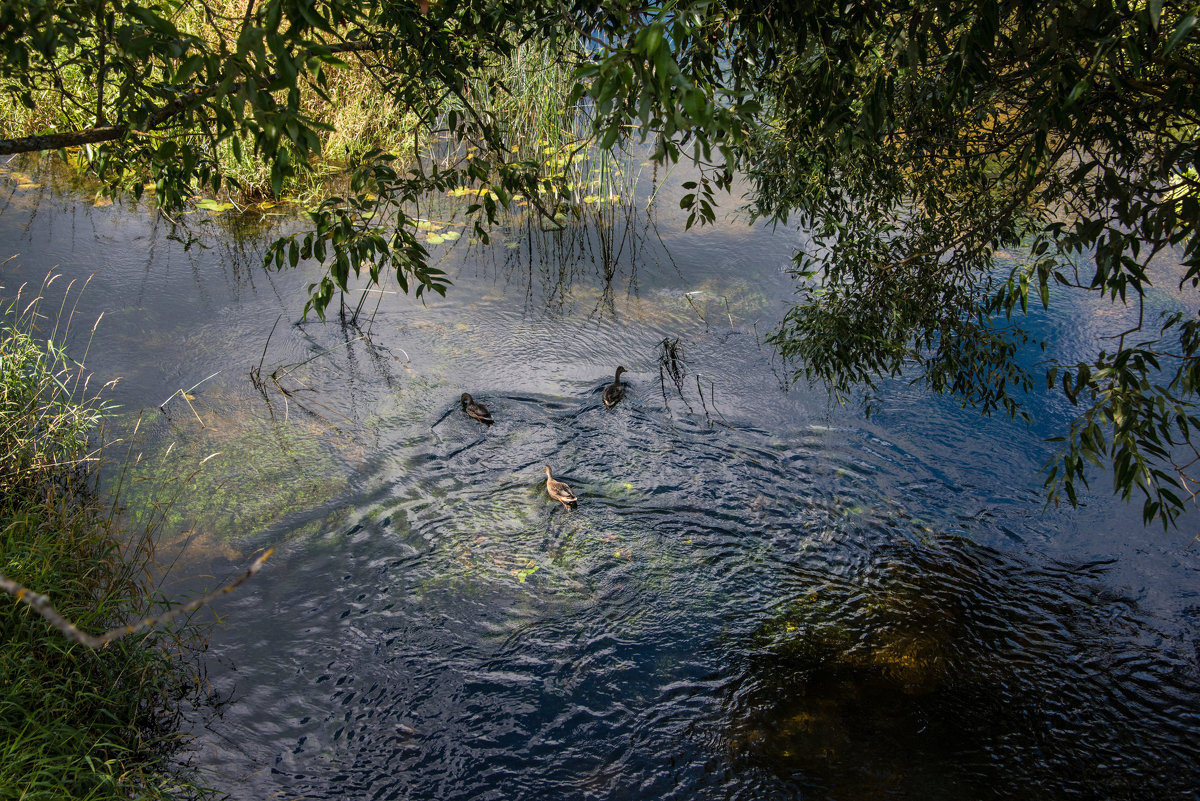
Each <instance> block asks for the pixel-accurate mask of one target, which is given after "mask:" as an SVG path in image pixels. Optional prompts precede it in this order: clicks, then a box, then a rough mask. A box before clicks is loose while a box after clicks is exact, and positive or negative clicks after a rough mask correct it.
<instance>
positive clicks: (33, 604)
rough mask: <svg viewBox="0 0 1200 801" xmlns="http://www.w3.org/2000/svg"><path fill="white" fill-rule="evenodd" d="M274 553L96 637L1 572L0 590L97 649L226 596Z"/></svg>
mask: <svg viewBox="0 0 1200 801" xmlns="http://www.w3.org/2000/svg"><path fill="white" fill-rule="evenodd" d="M274 552H275V549H274V548H268V549H267V550H266V551H265V552H264V553H263V554H262V556H260V557H258V558H257V559H255V560H254V561H253V562H252V563H251V564H250V567H249V568H248V569H247V570H246V572H245V573H243V574H242V575H241V577H239V578H238V579H237V580H236V581H233V582H231V583H230V584H226V585H225V586H224V587H221V588H219V589H216V590H213V591H212V592H210V593H209V594H208V595H205V596H203V597H201V598H197V599H196V600H194V601H190V602H189V603H186V604H184V605H183V606H177V607H175V608H174V609H171V610H169V611H167V612H164V613H163V614H161V615H155V616H154V617H147V618H143V619H142V620H139V621H138V622H136V623H131V624H129V625H128V626H121V627H118V628H115V629H111V630H109V631H106V632H104V633H103V634H101V635H100V636H99V637H93V636H92V635H90V634H88V633H86V632H83V631H80V630H79V629H78V628H77V627H76V626H75V624H74V623H72V622H71V621H69V620H67V619H66V618H65V617H63V616H62V615H61V614H59V612H58V610H57V609H55V608H54V606H53V604H51V603H50V599H49V598H48V597H47V596H45V595H39V594H38V593H36V592H34V591H33V590H31V589H29V588H28V587H23V586H21V585H20V584H18V583H17V582H15V581H13V580H12V579H10V578H7V577H6V576H5V575H4V574H3V573H0V590H4V591H5V592H7V593H8V594H9V595H12V596H13V597H14V598H16V599H17V600H18V601H21V602H22V603H25V604H26V605H28V606H29V608H31V609H32V610H33V611H35V612H37V613H38V614H39V615H41V616H42V617H44V618H46V620H48V621H49V622H50V625H52V626H54V628H56V629H58V630H59V631H61V632H62V634H63V636H64V637H66V638H67V639H68V640H70V641H71V642H77V643H81V644H83V645H86V646H87V647H88V648H91V649H93V650H96V649H100V648H103V647H104V646H105V645H108V643H110V642H112V641H113V640H116V639H119V638H121V637H125V636H127V635H129V634H136V633H137V632H139V631H144V630H145V629H148V628H152V627H154V626H159V625H161V624H163V623H166V622H168V621H170V620H173V619H174V618H176V617H178V616H180V615H184V614H187V613H188V612H193V611H195V610H197V609H199V608H200V607H202V606H204V605H205V604H207V603H209V602H211V601H213V600H214V599H216V598H218V597H220V596H222V595H225V594H226V593H229V592H233V590H235V589H237V588H238V587H239V586H241V584H242V583H243V582H244V581H246V579H248V578H250V577H251V576H253V575H254V574H255V573H257V572H258V570H259V568H261V567H262V566H263V562H265V561H267V557H269V556H270V555H271V554H273V553H274Z"/></svg>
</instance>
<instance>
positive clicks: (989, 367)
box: [0, 0, 1200, 525]
mask: <svg viewBox="0 0 1200 801" xmlns="http://www.w3.org/2000/svg"><path fill="white" fill-rule="evenodd" d="M184 5H185V4H184V3H182V2H180V1H179V0H144V2H141V3H133V2H121V0H60V1H59V2H50V0H21V1H20V2H18V1H17V0H3V2H2V4H0V47H2V48H3V56H0V58H2V59H3V61H2V63H0V64H2V65H0V81H2V83H3V86H4V89H5V91H6V92H8V93H9V94H10V95H12V96H13V97H15V98H17V99H20V100H22V101H24V102H26V103H27V104H33V103H35V102H36V99H37V98H41V97H44V96H46V94H47V93H48V94H49V95H50V96H53V97H55V98H57V99H58V100H59V101H60V103H61V106H62V108H63V109H64V112H63V113H64V117H65V118H66V119H68V120H71V121H73V124H72V126H71V127H72V130H70V131H61V132H56V133H51V134H48V135H46V136H43V137H40V138H39V137H32V138H29V139H23V140H7V141H3V142H0V153H12V152H20V151H22V150H38V149H50V148H59V147H71V146H82V147H83V148H84V149H85V153H86V156H87V159H88V164H89V165H90V168H91V169H92V170H93V171H94V172H95V173H96V174H97V175H99V176H100V177H101V178H102V179H103V180H105V181H106V182H108V184H109V185H110V186H111V187H113V188H114V189H115V188H116V187H119V186H121V185H124V184H132V188H133V190H134V191H135V192H137V191H140V189H141V185H142V184H141V181H143V180H144V178H143V177H144V176H149V179H148V180H152V181H153V182H154V185H155V188H156V190H157V191H156V197H157V198H158V200H159V202H161V203H162V204H163V205H164V206H166V207H172V206H177V205H180V204H182V203H184V202H186V199H187V197H188V196H189V195H190V193H192V192H193V191H195V189H196V188H197V186H207V187H209V188H210V189H212V190H213V191H220V189H221V187H222V182H223V181H227V180H229V177H228V176H227V175H225V174H224V173H223V168H222V165H221V162H220V161H219V160H218V159H217V158H216V156H217V154H218V153H219V152H220V150H221V147H222V146H225V145H228V146H230V147H232V148H234V149H235V150H236V151H237V155H238V156H239V157H241V155H242V150H243V149H245V148H249V150H250V154H249V155H250V156H251V157H253V158H254V159H258V160H260V161H261V162H262V163H263V164H264V165H266V166H267V167H268V168H269V169H270V171H271V178H272V181H273V184H274V187H275V189H276V191H278V190H279V188H280V186H282V183H283V182H284V181H285V180H286V179H287V178H288V177H289V176H291V175H293V174H295V172H296V171H297V170H302V169H304V168H305V166H306V165H307V164H308V163H309V162H310V160H312V159H313V158H315V157H316V156H318V155H319V150H320V144H321V138H320V133H321V131H322V126H323V123H321V122H319V121H318V120H316V119H313V118H311V117H310V116H308V115H307V114H306V113H305V112H304V110H303V109H304V105H303V103H302V102H301V101H302V97H303V96H304V95H305V94H307V93H316V94H318V95H320V94H321V93H322V92H323V91H325V87H326V86H327V80H328V75H329V73H330V70H333V69H336V68H338V67H339V66H340V65H341V64H343V63H344V62H343V59H347V58H356V59H362V60H363V61H364V62H366V63H368V65H369V67H370V70H371V74H372V76H373V79H374V84H373V85H372V86H371V87H370V91H375V92H380V93H384V94H386V95H387V96H389V97H390V98H391V99H392V100H394V102H395V103H396V104H397V105H399V106H400V107H403V108H407V109H410V110H411V111H412V112H413V113H414V114H416V116H417V117H418V118H419V119H420V120H421V121H422V122H423V123H424V124H425V125H424V127H423V128H422V129H421V130H424V131H427V132H429V133H428V134H427V135H431V136H436V137H439V138H440V139H442V140H444V141H446V142H449V143H451V144H452V145H453V144H466V143H470V144H473V145H476V146H478V147H480V151H479V152H480V153H481V154H482V155H481V157H479V158H475V159H472V160H470V161H463V162H456V163H450V164H449V165H448V166H447V165H438V164H434V163H429V162H422V161H419V162H417V163H416V164H414V165H405V166H400V165H398V164H397V163H396V160H395V158H394V157H392V156H390V155H389V154H386V153H378V152H376V153H371V154H368V155H367V156H366V157H364V158H362V159H360V160H359V161H358V162H357V163H356V164H355V165H354V169H353V171H352V174H351V176H350V180H349V184H348V185H349V187H350V190H351V191H350V193H349V194H348V195H347V196H346V197H335V198H330V199H328V200H327V201H325V202H324V203H323V204H322V205H321V207H320V208H318V209H317V210H316V211H314V212H313V213H312V225H311V230H309V231H308V232H304V233H301V234H298V235H296V236H294V237H290V238H287V239H283V240H280V241H279V242H277V243H276V244H275V246H274V247H272V248H271V250H270V251H269V253H268V259H269V260H270V261H271V262H272V263H274V264H276V265H279V266H282V265H284V264H286V263H291V264H295V263H296V262H297V261H298V260H299V259H300V258H301V257H303V258H316V259H319V260H321V261H322V262H323V263H325V264H326V265H327V266H328V270H329V271H328V274H327V276H326V277H325V278H324V279H323V280H322V281H320V282H319V283H318V284H316V285H314V286H313V287H312V296H311V300H310V303H309V307H310V308H313V309H315V310H317V311H318V312H319V313H321V312H323V310H324V309H325V308H326V306H327V304H328V303H329V302H330V300H331V299H332V298H333V296H334V294H335V293H337V292H339V291H344V290H345V289H346V287H347V282H348V280H349V277H350V275H351V274H352V273H353V274H355V275H359V274H366V275H367V276H369V278H370V279H371V280H374V281H377V280H379V278H380V277H381V275H382V272H383V271H384V270H387V271H389V272H391V273H393V274H394V275H395V277H396V279H397V280H398V281H399V283H400V285H401V287H402V288H404V289H405V290H406V291H407V290H408V289H409V288H410V286H411V287H412V288H413V290H414V292H415V293H416V294H418V295H420V294H422V293H423V292H427V291H435V292H439V293H444V292H445V289H446V285H447V282H446V279H445V276H443V275H442V274H441V273H440V272H439V271H438V270H436V269H434V268H432V267H430V266H429V265H428V263H427V256H428V254H427V253H426V252H425V250H424V248H423V247H422V245H421V244H420V242H419V241H418V240H417V238H416V236H415V225H414V221H413V220H411V219H409V218H408V217H407V216H406V214H405V208H406V207H407V206H408V204H409V203H410V202H411V201H413V200H416V199H418V198H420V197H421V196H422V195H423V194H424V193H426V192H429V191H432V190H446V189H450V188H454V187H458V186H466V185H472V186H480V187H488V188H490V189H491V193H490V194H489V193H483V194H480V195H479V197H480V202H479V204H478V206H477V207H475V208H473V211H475V212H477V217H476V220H477V222H476V233H477V235H478V236H480V237H481V238H486V225H487V223H488V222H490V221H492V220H494V219H495V217H496V215H497V214H498V213H499V211H500V210H501V209H502V208H503V207H504V206H505V205H506V204H507V203H508V201H509V199H510V198H511V197H512V195H513V194H514V193H516V192H522V193H524V194H526V196H528V197H530V198H537V196H538V189H539V187H540V186H543V185H544V184H543V183H542V181H543V180H544V179H543V176H542V175H541V168H540V165H539V164H537V163H536V162H531V161H522V160H517V159H515V158H514V157H513V156H512V154H511V151H510V150H509V149H508V148H506V147H505V144H506V142H505V137H506V135H507V130H506V126H505V122H504V120H503V119H500V118H498V116H497V115H495V114H492V113H490V112H489V109H488V108H486V107H481V106H479V105H478V104H476V103H474V102H473V99H474V98H478V97H481V96H498V94H502V93H504V92H506V91H509V87H506V86H505V85H504V79H503V78H501V77H496V76H495V75H493V74H489V73H488V72H487V70H486V67H487V65H488V62H489V60H490V59H493V58H494V57H495V55H496V54H500V55H503V54H505V53H509V52H511V51H512V49H513V48H514V47H515V46H517V45H518V44H520V43H522V42H527V41H531V40H539V41H546V42H552V43H554V45H555V47H558V48H561V52H562V53H564V54H566V57H567V58H569V59H570V60H571V61H573V63H575V64H576V65H577V72H576V75H577V82H576V87H575V94H574V98H575V99H576V100H578V101H579V102H580V104H581V106H582V107H583V108H585V109H586V110H587V112H588V113H589V114H590V119H591V121H592V125H593V131H594V134H595V136H596V138H597V142H598V144H599V146H601V147H608V146H610V145H612V144H614V143H615V142H617V141H618V140H619V139H621V138H622V137H624V136H627V135H629V133H630V132H631V131H636V132H638V135H640V136H642V137H647V138H650V139H652V140H653V141H654V142H655V144H656V157H657V158H659V159H660V160H668V161H673V160H677V159H680V158H691V159H693V160H694V161H695V162H696V163H697V164H698V165H699V167H700V177H699V179H698V180H697V181H696V182H695V184H694V185H693V186H692V187H691V189H692V190H693V191H692V192H691V194H690V195H689V196H688V197H687V198H685V200H684V203H685V206H686V207H688V208H690V210H691V213H692V217H691V220H692V221H701V222H703V221H706V220H711V219H712V218H713V217H714V215H715V193H716V192H717V191H719V190H721V189H727V188H728V187H729V186H730V184H731V179H732V175H733V172H734V171H735V170H740V171H742V172H743V173H745V174H746V175H748V176H749V177H750V178H751V180H752V186H753V191H752V193H751V196H750V198H749V200H750V204H751V209H752V210H753V211H754V213H755V214H756V215H758V216H760V217H763V218H767V219H772V220H777V221H789V220H796V221H799V222H800V223H801V224H802V225H803V226H804V227H805V228H806V229H807V230H809V231H810V232H811V241H810V244H809V245H808V246H806V247H805V248H803V250H802V251H801V252H800V253H798V254H797V259H796V273H797V276H798V277H799V285H800V287H801V294H802V297H801V299H800V302H799V303H798V304H797V305H796V306H795V307H794V308H793V309H792V311H791V312H790V313H789V314H788V315H787V318H786V319H785V321H784V323H783V325H782V326H781V327H780V329H779V330H778V331H777V332H776V333H775V336H774V341H775V343H776V344H777V346H778V347H779V348H780V350H781V351H782V352H783V353H784V354H785V355H786V356H788V357H789V358H791V359H794V360H795V361H794V363H795V364H796V366H797V377H800V376H806V377H808V378H809V379H812V380H817V381H821V382H824V383H825V384H827V385H828V386H829V387H830V389H831V390H832V391H833V392H834V393H835V394H837V395H839V396H844V395H848V394H851V393H854V392H857V391H858V390H859V388H865V390H866V396H867V399H868V401H869V400H870V399H871V397H872V391H873V388H874V386H875V382H876V381H877V380H878V379H879V378H880V377H881V376H894V375H899V374H900V373H901V372H903V374H904V375H905V376H906V377H909V378H911V379H914V380H917V381H921V382H923V383H925V384H926V385H927V386H929V387H930V388H931V389H934V390H936V391H939V392H949V393H952V394H954V395H955V396H956V397H958V398H959V399H960V400H961V401H962V402H963V403H964V404H965V405H968V406H971V407H974V408H978V409H979V410H981V411H982V412H984V413H992V412H994V411H1001V412H1003V413H1006V414H1009V415H1012V416H1017V417H1026V416H1027V415H1028V411H1027V409H1026V408H1025V406H1024V398H1025V394H1026V392H1027V390H1029V389H1031V388H1032V387H1034V386H1035V385H1036V384H1037V383H1039V382H1041V381H1042V380H1045V381H1046V382H1047V383H1048V385H1049V386H1050V387H1052V388H1057V389H1058V390H1060V391H1061V393H1062V394H1063V396H1064V397H1065V398H1066V399H1067V401H1068V402H1069V403H1070V404H1071V406H1072V408H1073V409H1074V410H1075V412H1074V419H1073V422H1072V423H1071V424H1070V428H1069V431H1067V432H1065V433H1064V436H1063V437H1062V440H1061V442H1062V447H1061V451H1060V452H1059V454H1058V455H1057V456H1056V457H1055V459H1054V460H1053V461H1052V462H1051V463H1049V464H1048V465H1047V484H1048V487H1049V490H1050V497H1051V498H1052V499H1057V498H1058V497H1059V496H1060V495H1062V496H1065V497H1066V499H1067V500H1069V501H1071V502H1075V501H1076V499H1077V488H1078V487H1079V486H1080V485H1081V484H1084V483H1086V480H1087V478H1086V475H1085V471H1086V469H1087V464H1088V463H1094V464H1096V465H1101V466H1104V467H1106V468H1107V469H1111V470H1112V474H1113V477H1114V480H1115V486H1116V489H1117V491H1118V492H1120V493H1121V494H1123V495H1124V496H1126V497H1131V496H1132V494H1133V493H1135V492H1138V491H1140V492H1141V493H1142V495H1143V500H1144V514H1145V517H1146V519H1147V521H1149V520H1152V519H1156V518H1157V519H1160V520H1161V521H1162V522H1163V523H1164V525H1166V524H1169V523H1170V522H1172V521H1173V520H1175V519H1176V518H1177V516H1178V515H1179V514H1180V513H1181V512H1182V510H1183V509H1184V508H1185V506H1186V504H1187V503H1188V502H1189V501H1191V500H1194V499H1195V495H1194V487H1195V482H1196V480H1197V478H1198V477H1197V476H1196V474H1195V472H1194V470H1193V468H1194V465H1195V464H1197V463H1198V462H1200V451H1197V450H1196V449H1195V447H1194V445H1193V437H1194V435H1195V434H1196V433H1197V431H1198V429H1200V418H1198V417H1197V415H1196V414H1195V400H1196V390H1197V385H1198V382H1200V360H1198V359H1197V349H1198V348H1200V320H1198V319H1197V317H1196V316H1194V315H1191V314H1190V313H1172V314H1168V315H1166V316H1165V317H1162V318H1161V319H1160V318H1154V319H1151V318H1150V317H1149V316H1148V315H1147V313H1146V310H1145V300H1146V294H1147V292H1149V291H1151V290H1152V289H1153V288H1154V287H1155V285H1156V284H1158V285H1160V286H1163V285H1165V286H1171V287H1175V288H1178V289H1180V290H1184V289H1186V290H1189V291H1192V290H1194V289H1195V287H1196V286H1197V281H1198V280H1200V252H1198V250H1200V244H1198V240H1197V236H1196V233H1197V222H1198V216H1200V205H1198V203H1197V197H1198V195H1200V176H1198V175H1197V171H1196V165H1197V156H1198V153H1197V123H1198V119H1197V115H1198V111H1197V110H1198V109H1200V97H1198V95H1197V90H1198V88H1200V43H1198V42H1197V36H1196V26H1197V16H1198V13H1200V12H1198V9H1197V8H1193V7H1190V6H1187V5H1181V4H1178V3H1173V2H1164V0H1144V1H1143V0H1138V2H1128V1H1127V0H1060V1H1058V2H1054V1H1053V0H1052V2H1048V3H1047V2H1036V3H1035V2H1033V1H1032V0H1012V1H1010V2H1001V1H999V0H976V2H971V3H966V2H962V0H934V1H933V2H928V1H927V0H921V1H920V2H918V1H917V0H871V2H859V0H851V1H850V2H847V3H840V4H827V3H818V2H812V0H807V1H806V0H801V2H796V3H779V2H762V3H757V2H746V3H740V2H733V3H722V4H717V3H711V2H673V3H666V4H640V3H629V2H578V3H575V2H560V3H556V4H542V3H533V2H509V1H506V0H495V1H491V0H474V1H468V2H465V3H444V2H424V0H422V2H387V1H385V0H328V1H323V2H316V1H315V0H246V2H245V4H244V6H242V5H241V4H239V13H237V14H233V15H230V16H222V15H221V14H220V13H219V10H214V9H212V8H210V7H209V6H208V5H203V6H202V8H203V9H204V12H203V13H204V14H205V15H206V17H207V18H208V19H209V20H210V22H211V23H212V25H211V27H212V29H213V30H214V31H218V32H219V35H215V36H208V37H202V36H197V35H193V34H187V33H184V32H182V31H181V30H180V28H179V27H178V26H177V25H176V22H175V20H177V19H178V16H179V14H180V12H181V10H182V9H183V8H184ZM481 82H482V83H484V84H486V87H485V88H486V91H485V92H482V93H475V92H474V90H475V89H476V88H478V87H479V85H480V83H481ZM1008 249H1013V250H1016V251H1018V252H1021V253H1026V254H1028V257H1027V258H1024V259H1023V260H1022V261H1021V263H1020V265H1019V266H1018V267H1017V268H1015V269H1011V270H1006V269H1002V268H1001V267H1000V265H999V264H998V263H997V254H998V253H999V252H1001V251H1004V250H1008ZM1162 254H1166V258H1163V257H1162ZM1176 254H1178V255H1176ZM1156 257H1159V258H1156ZM1164 262H1165V263H1167V264H1168V266H1167V267H1163V266H1161V265H1162V264H1163V263H1164ZM1180 262H1181V263H1182V266H1180V267H1178V268H1177V269H1176V267H1177V265H1179V263H1180ZM1069 292H1077V293H1090V294H1093V295H1096V296H1102V297H1105V298H1108V299H1110V300H1111V301H1112V302H1114V303H1122V304H1129V305H1132V306H1134V307H1135V308H1136V309H1137V310H1138V311H1139V315H1138V320H1139V322H1138V324H1137V325H1136V326H1135V327H1133V328H1131V330H1129V331H1126V332H1124V333H1123V334H1121V335H1119V336H1117V337H1115V338H1112V339H1105V340H1097V341H1096V342H1095V343H1094V348H1093V352H1092V353H1091V354H1090V355H1089V356H1088V357H1087V358H1086V359H1084V360H1081V361H1078V362H1076V363H1058V362H1057V361H1055V360H1054V359H1053V358H1051V357H1050V356H1049V355H1047V356H1046V358H1045V359H1044V361H1043V362H1041V363H1039V364H1038V365H1037V366H1036V368H1030V367H1023V366H1022V364H1023V362H1022V361H1021V360H1020V359H1019V358H1018V356H1019V355H1020V354H1021V353H1022V352H1026V351H1028V349H1029V348H1031V347H1036V344H1037V343H1036V342H1034V341H1033V340H1032V337H1031V334H1030V333H1029V330H1028V328H1027V325H1026V314H1027V312H1028V310H1029V304H1030V302H1031V299H1032V302H1033V304H1034V305H1035V307H1036V306H1039V305H1040V306H1042V307H1048V306H1049V305H1050V304H1051V302H1052V301H1053V300H1054V299H1055V298H1056V297H1058V296H1059V293H1069Z"/></svg>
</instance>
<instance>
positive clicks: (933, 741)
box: [727, 538, 1200, 799]
mask: <svg viewBox="0 0 1200 801" xmlns="http://www.w3.org/2000/svg"><path fill="white" fill-rule="evenodd" d="M862 557H863V558H862V559H861V561H858V562H857V563H854V564H850V563H848V557H847V554H846V553H845V551H844V550H841V549H839V550H837V551H829V552H827V553H824V554H820V555H817V558H816V559H813V560H811V561H809V560H806V563H805V564H804V565H797V566H794V567H793V569H792V571H791V575H790V576H789V579H788V582H787V585H788V589H787V591H786V592H787V594H788V595H789V596H791V597H792V600H790V601H788V602H787V603H785V604H782V605H780V606H779V607H777V608H776V609H775V610H774V611H773V613H772V616H771V617H770V619H769V621H768V622H766V623H765V624H764V625H763V626H762V627H761V628H760V629H759V630H758V631H757V632H756V633H755V636H754V637H753V638H752V639H751V643H752V645H751V647H750V648H749V649H748V650H747V652H745V653H744V654H742V655H741V658H740V659H739V660H738V661H739V663H740V665H741V666H742V670H743V671H744V672H742V673H741V674H740V675H738V676H737V677H736V678H735V679H734V681H733V683H732V686H731V687H730V691H729V700H728V702H727V712H728V714H729V716H730V722H731V726H730V729H729V733H728V738H729V739H728V742H727V746H728V748H729V751H730V754H731V757H732V760H733V764H734V765H735V766H736V767H735V770H737V771H744V772H747V773H751V774H754V773H761V774H765V775H767V776H771V777H774V778H777V779H780V780H782V781H784V782H786V783H787V784H788V785H790V786H792V787H794V788H795V789H796V791H797V792H798V793H799V794H800V795H801V796H803V797H808V796H809V795H810V794H811V795H816V796H818V797H828V798H837V799H857V798H862V799H866V798H883V797H903V798H915V797H923V798H930V799H936V798H946V799H953V798H1028V797H1038V798H1108V799H1118V798H1121V799H1149V798H1162V799H1166V798H1184V797H1189V794H1190V793H1193V792H1194V791H1195V788H1196V787H1197V783H1198V782H1200V768H1198V767H1197V761H1196V759H1197V756H1198V755H1200V747H1198V746H1197V744H1196V742H1195V740H1194V737H1193V734H1192V733H1193V732H1194V731H1195V728H1196V725H1197V722H1198V720H1200V713H1197V711H1196V710H1197V709H1198V708H1200V707H1198V706H1197V702H1198V701H1200V688H1198V686H1197V679H1200V672H1198V671H1197V664H1196V659H1195V646H1194V642H1189V639H1191V638H1194V636H1195V632H1193V633H1192V634H1191V636H1190V637H1180V636H1172V635H1170V634H1167V633H1166V632H1164V631H1163V630H1161V628H1160V625H1159V624H1157V623H1156V622H1155V621H1154V620H1153V619H1149V618H1147V617H1145V616H1144V615H1143V614H1142V613H1141V611H1140V610H1139V609H1138V605H1137V603H1136V602H1135V601H1134V600H1133V599H1131V598H1129V597H1126V596H1124V595H1122V594H1120V593H1116V592H1114V591H1113V590H1112V589H1110V588H1109V586H1108V585H1107V584H1106V579H1107V578H1108V577H1107V568H1108V567H1109V566H1110V564H1109V563H1108V562H1105V561H1100V562H1090V563H1081V564H1067V563H1060V562H1054V561H1051V562H1049V563H1045V564H1034V563H1031V562H1029V561H1027V560H1024V559H1019V558H1014V557H1011V556H1008V555H1005V554H1003V553H1001V552H999V551H996V550H993V549H990V548H987V547H984V546H981V545H978V544H975V543H973V542H971V541H969V540H966V539H962V538H938V539H936V540H933V541H924V542H920V543H912V542H903V543H900V544H884V545H882V547H878V548H873V549H871V552H870V553H869V554H863V555H862ZM1154 710H1157V712H1155V711H1154ZM1168 710H1169V712H1168ZM1164 712H1166V714H1165V715H1164V714H1163V713H1164Z"/></svg>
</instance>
